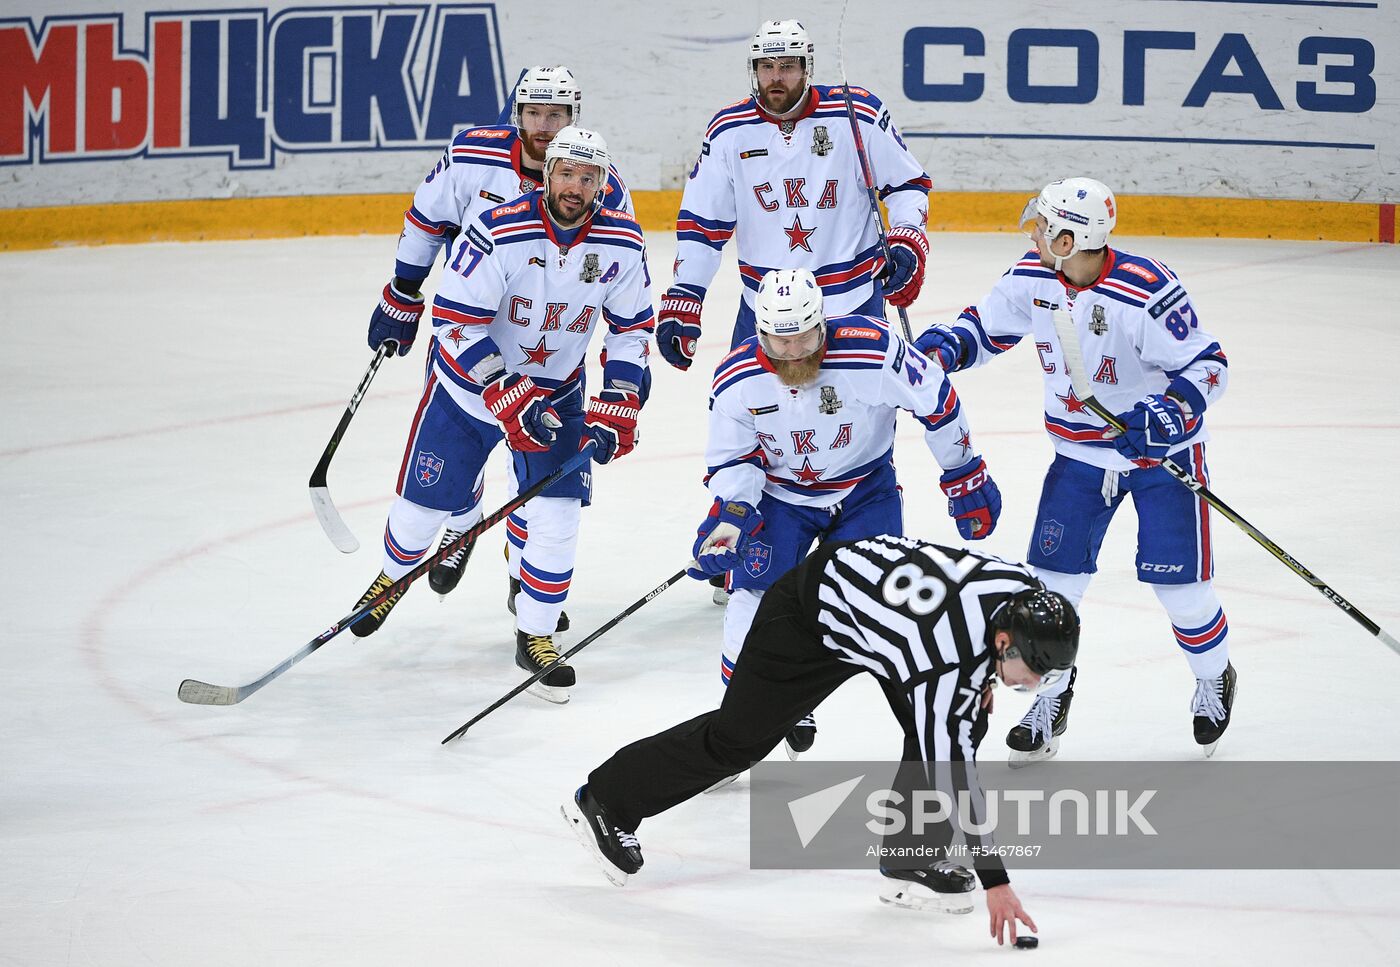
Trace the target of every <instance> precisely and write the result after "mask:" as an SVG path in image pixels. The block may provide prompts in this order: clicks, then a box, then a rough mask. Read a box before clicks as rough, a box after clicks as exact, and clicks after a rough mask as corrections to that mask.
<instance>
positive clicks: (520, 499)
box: [179, 440, 597, 705]
mask: <svg viewBox="0 0 1400 967" xmlns="http://www.w3.org/2000/svg"><path fill="white" fill-rule="evenodd" d="M596 447H597V444H595V443H593V442H592V441H591V440H590V441H589V442H587V443H586V444H584V447H583V449H582V450H580V451H579V452H578V453H577V454H575V455H574V456H572V457H570V458H569V460H568V461H566V462H565V463H564V464H563V465H562V466H560V467H559V468H558V469H557V470H555V471H554V472H552V473H550V474H549V475H548V476H546V477H545V478H544V479H543V480H540V481H539V482H538V483H536V484H534V485H533V486H531V487H529V488H528V489H526V490H525V491H523V492H522V493H520V494H519V495H518V496H517V497H516V498H515V499H514V500H511V501H510V502H509V503H507V504H506V505H505V506H503V507H501V508H500V509H499V510H497V511H496V512H495V513H493V514H491V515H490V516H488V517H483V518H482V519H481V521H480V522H479V523H477V525H476V526H475V527H472V528H469V529H468V530H466V531H465V532H463V533H462V534H461V535H460V536H459V537H458V538H457V539H456V540H454V541H452V542H451V543H448V544H444V545H443V546H442V547H440V548H438V550H437V552H436V553H435V554H433V555H432V556H430V557H428V558H427V559H426V560H424V561H423V562H422V563H420V564H419V565H418V566H417V567H415V568H414V569H413V570H412V571H409V572H408V573H407V574H405V575H404V576H403V577H401V578H399V579H398V580H397V581H395V582H394V583H393V584H391V585H389V586H388V587H387V588H385V589H384V590H383V591H381V592H379V593H378V594H377V595H375V596H374V597H373V598H371V599H369V600H368V601H366V602H365V603H364V604H363V605H362V606H361V607H359V608H357V609H355V610H354V611H352V612H350V613H349V614H347V615H346V616H345V617H343V618H341V619H340V620H339V621H337V622H336V623H335V624H333V625H331V626H330V627H329V628H327V629H326V630H325V631H323V632H321V633H320V634H319V635H317V636H316V637H315V638H312V639H311V640H310V641H309V642H307V643H306V644H305V645H303V646H302V647H301V649H300V650H299V651H297V652H296V653H295V654H293V655H291V656H289V657H288V658H286V659H285V660H284V661H283V662H282V663H281V664H280V665H278V666H277V667H276V668H273V669H272V670H271V671H269V672H268V673H267V674H266V675H263V677H261V678H259V679H257V680H256V681H253V682H249V683H248V684H247V685H240V686H237V687H236V688H234V687H230V686H221V685H209V684H207V683H205V682H199V681H195V680H193V679H186V680H185V681H184V682H182V683H181V684H180V691H179V696H180V700H181V701H185V702H190V703H191V704H194V705H235V704H237V703H238V702H241V701H243V700H244V699H245V698H247V697H248V696H249V695H252V694H253V693H254V692H256V691H257V690H258V689H260V688H262V687H263V686H264V685H266V684H267V683H268V682H270V681H272V680H273V679H275V678H277V677H279V676H280V675H281V674H282V673H283V672H285V671H287V669H289V668H291V667H292V666H293V665H295V664H297V663H298V662H300V661H301V660H302V659H303V658H306V657H307V656H308V655H310V654H312V653H313V652H315V651H316V650H317V649H319V648H320V647H321V646H323V645H324V644H326V642H328V641H330V640H331V639H332V638H334V637H335V636H336V635H338V634H340V633H341V632H342V631H344V630H345V629H346V628H349V627H350V626H351V625H353V624H355V622H357V621H359V620H360V619H361V618H363V617H364V616H365V615H367V614H369V613H370V612H371V611H373V610H374V609H375V608H377V607H379V606H380V605H381V604H383V603H384V602H385V601H387V600H388V599H389V598H390V597H391V596H393V595H395V594H398V593H399V592H400V591H402V590H404V589H405V588H407V587H408V586H409V585H410V584H412V583H413V582H414V581H416V580H418V579H419V578H420V577H422V576H423V575H424V574H427V573H428V570H429V569H430V568H432V567H433V566H434V565H435V564H437V563H439V562H440V561H443V560H445V559H446V558H448V557H450V556H451V555H453V554H455V553H457V551H459V550H461V549H462V547H463V546H465V545H466V544H467V543H468V542H470V541H474V540H476V539H477V538H478V537H480V536H481V535H482V534H484V533H486V531H487V530H489V529H490V528H492V527H494V526H495V525H497V524H499V523H500V522H501V521H503V520H505V519H506V518H507V517H509V516H510V515H511V514H513V513H514V512H515V511H517V510H519V509H520V508H521V507H523V506H524V505H525V504H526V503H528V502H529V501H530V500H532V499H534V498H535V497H537V496H538V495H539V494H540V493H541V492H542V491H544V490H546V489H547V488H549V487H550V486H551V485H553V484H555V483H557V482H558V481H560V480H562V479H563V478H564V477H566V476H567V475H568V474H570V473H573V472H575V471H577V470H578V469H579V468H580V467H582V466H583V465H584V464H585V463H587V462H588V461H589V460H590V459H592V457H593V451H594V449H595V448H596Z"/></svg>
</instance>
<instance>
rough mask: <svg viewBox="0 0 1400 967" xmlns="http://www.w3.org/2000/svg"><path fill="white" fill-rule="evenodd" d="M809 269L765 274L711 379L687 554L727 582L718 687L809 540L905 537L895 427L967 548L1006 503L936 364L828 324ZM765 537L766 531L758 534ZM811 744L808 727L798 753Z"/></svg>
mask: <svg viewBox="0 0 1400 967" xmlns="http://www.w3.org/2000/svg"><path fill="white" fill-rule="evenodd" d="M823 304H824V298H823V295H822V290H821V288H820V287H819V286H818V285H817V283H816V279H815V278H814V277H813V275H812V273H811V272H809V271H808V270H807V269H781V270H774V271H771V272H769V273H768V274H766V275H765V276H764V277H763V280H762V282H760V283H759V286H758V292H757V293H756V294H755V296H754V311H755V315H756V319H757V325H758V333H757V335H756V336H751V337H749V338H748V339H746V340H744V341H743V342H742V343H740V344H739V347H738V348H737V349H735V350H734V351H733V352H731V353H730V354H729V355H728V356H726V357H725V358H724V359H723V360H722V361H721V362H720V364H719V367H718V368H717V369H716V370H715V378H714V385H713V388H712V390H711V395H710V436H709V443H708V445H707V447H706V454H705V456H706V463H707V464H708V465H709V470H708V473H707V475H706V482H707V484H708V486H709V490H710V493H711V494H712V495H713V497H714V504H713V505H712V506H711V508H710V513H709V516H708V517H706V518H705V520H704V522H703V523H702V524H701V525H700V530H699V535H698V537H697V538H696V541H695V547H694V550H693V551H692V554H693V555H694V557H695V560H696V564H697V569H696V570H695V571H692V572H691V573H692V575H693V576H695V577H700V578H706V577H712V576H715V575H724V574H728V575H729V577H728V584H727V588H726V590H728V591H729V593H730V598H729V606H728V608H727V609H726V611H725V615H724V654H723V657H722V658H721V669H720V672H721V675H722V677H723V679H724V681H725V682H726V683H728V682H729V680H730V676H731V674H732V673H733V669H734V663H735V660H736V659H737V658H738V655H739V650H740V648H742V647H743V643H744V639H745V636H746V635H747V634H748V632H749V627H750V625H751V624H752V622H753V616H754V613H755V612H756V611H757V610H758V606H759V601H760V599H761V598H762V597H763V594H764V592H765V591H766V590H767V589H768V588H769V587H770V586H771V585H772V584H773V582H774V581H775V580H776V579H777V578H778V576H779V575H781V574H784V573H786V572H787V571H789V570H790V569H792V568H793V567H795V566H796V565H797V564H798V563H799V562H800V561H801V560H802V559H803V558H804V557H806V556H807V552H808V550H810V549H811V547H812V543H813V541H848V540H855V539H856V538H860V537H870V536H873V535H875V534H901V533H903V531H904V519H903V507H902V504H901V500H900V493H899V488H898V482H897V481H896V479H895V469H894V432H895V418H896V416H897V415H898V412H899V411H900V410H901V409H903V410H907V411H909V412H910V413H912V414H914V416H915V418H916V419H918V421H919V422H920V423H921V424H923V426H924V439H925V442H926V443H927V444H928V448H929V450H930V451H932V453H933V457H934V459H935V460H937V461H938V464H939V466H941V467H944V468H945V470H946V472H945V473H944V474H943V476H942V478H941V480H940V481H939V485H940V486H941V487H942V489H943V492H944V493H945V494H946V495H947V497H948V512H949V513H950V514H951V515H952V516H953V517H954V518H955V519H956V521H957V527H958V531H959V533H960V534H961V535H962V536H963V538H964V539H968V540H981V539H982V538H984V537H987V536H989V535H990V534H991V533H992V529H993V528H994V527H996V522H997V516H998V514H999V513H1000V511H1001V495H1000V493H999V492H998V490H997V486H996V484H995V483H994V482H993V481H992V478H991V476H990V475H989V474H988V473H987V466H986V464H985V463H984V462H983V460H982V457H981V456H980V455H979V454H978V452H977V450H976V449H975V448H974V447H973V444H972V437H971V433H970V431H969V430H968V426H967V420H966V419H965V418H964V416H963V412H962V406H961V404H960V403H959V402H958V395H957V393H955V392H954V391H953V387H952V386H951V385H950V384H949V383H948V382H947V381H946V380H945V379H944V378H943V373H942V372H941V370H940V369H939V367H938V366H936V365H933V364H931V363H930V362H929V360H928V359H926V358H925V357H924V356H923V355H922V354H921V353H919V352H918V351H916V350H911V349H910V348H909V345H908V344H907V343H905V341H904V340H903V339H901V338H900V337H899V336H898V335H896V334H894V333H892V332H890V330H889V328H888V327H887V326H886V325H885V323H884V322H883V321H881V320H879V319H876V318H874V317H872V316H861V315H846V316H837V317H834V318H831V319H827V318H826V317H825V314H824V312H823ZM760 528H762V530H761V532H760ZM815 736H816V723H815V721H814V720H813V719H812V717H811V716H808V717H807V718H804V719H803V720H802V721H801V722H800V723H798V725H797V726H796V727H795V728H794V730H793V734H792V735H790V736H789V737H788V745H787V751H788V754H789V756H791V757H792V758H796V757H797V755H798V754H799V753H802V752H805V751H807V749H809V748H810V747H811V745H812V741H813V739H814V738H815Z"/></svg>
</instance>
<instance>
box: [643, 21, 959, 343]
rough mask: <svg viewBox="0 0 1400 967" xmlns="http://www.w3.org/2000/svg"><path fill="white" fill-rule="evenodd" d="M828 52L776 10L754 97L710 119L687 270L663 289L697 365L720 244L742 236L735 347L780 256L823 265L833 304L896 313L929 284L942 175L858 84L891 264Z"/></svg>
mask: <svg viewBox="0 0 1400 967" xmlns="http://www.w3.org/2000/svg"><path fill="white" fill-rule="evenodd" d="M813 54H814V49H813V45H812V42H811V40H810V39H809V38H808V36H807V31H806V29H805V28H804V27H803V26H802V24H800V23H798V22H797V21H796V20H772V21H769V22H767V23H765V24H763V25H762V26H761V27H759V29H758V32H757V33H756V34H755V35H754V37H753V39H752V41H750V44H749V57H748V62H749V86H750V89H751V91H752V94H751V96H750V97H747V98H745V99H744V100H742V101H738V102H736V103H734V104H731V105H730V106H728V107H726V108H724V109H723V110H721V111H720V112H719V113H718V114H716V115H715V116H714V119H713V120H712V121H711V122H710V126H709V128H708V129H707V130H706V132H705V138H704V140H703V141H702V142H701V145H700V155H699V157H698V158H697V159H696V162H695V167H694V168H693V169H692V170H691V172H690V180H689V181H688V182H686V186H685V192H684V194H683V196H682V198H681V210H680V215H679V217H678V219H677V221H676V261H675V269H674V274H675V280H674V281H673V283H672V285H671V288H669V289H667V290H666V294H665V296H664V297H663V298H662V300H661V311H660V313H659V316H658V323H657V325H658V328H657V349H658V350H659V351H660V353H661V355H662V356H663V357H664V358H665V360H666V361H667V362H668V363H670V364H671V365H672V366H676V367H678V368H680V369H683V370H684V369H688V368H689V367H690V364H691V361H692V360H693V359H694V356H695V346H696V342H697V340H698V339H699V338H700V310H701V305H702V303H703V302H704V299H705V293H706V291H707V290H708V289H709V286H710V281H711V280H712V279H713V278H714V274H715V271H716V270H717V269H718V268H719V262H720V252H721V250H722V249H723V248H724V244H725V243H726V242H727V241H728V240H729V237H730V236H731V235H736V234H737V237H738V243H737V244H738V246H739V251H738V255H739V273H740V276H741V279H742V281H743V284H744V292H743V299H742V300H741V301H740V303H739V314H738V318H737V319H736V320H735V323H734V333H733V337H732V339H731V342H730V346H731V347H734V346H738V345H739V344H740V343H741V342H743V341H744V340H745V339H747V338H748V337H749V336H752V335H753V333H754V311H753V305H754V295H755V292H756V291H757V289H758V283H759V280H760V279H762V278H763V276H764V274H765V273H766V272H768V271H769V270H771V269H773V268H778V267H789V268H791V267H800V268H805V269H809V270H810V271H811V272H812V273H813V274H814V275H815V276H816V277H817V281H818V283H820V285H821V287H822V290H823V293H824V295H825V297H826V302H827V307H828V311H829V312H830V313H831V314H832V315H846V314H848V313H858V314H863V315H872V316H879V317H881V318H883V317H884V314H885V313H884V305H883V302H884V301H889V302H890V303H892V304H894V305H896V306H907V305H909V304H910V303H912V302H913V301H914V299H915V298H916V297H917V296H918V294H919V288H920V287H921V286H922V285H923V280H924V263H925V261H926V259H927V257H928V239H927V238H926V237H925V235H924V225H925V222H926V221H927V217H928V192H929V188H930V187H931V183H930V181H929V177H928V175H927V174H925V172H924V170H923V167H922V166H921V165H920V164H919V163H918V162H917V161H915V160H914V158H913V157H912V156H911V155H910V154H909V151H908V149H907V148H906V147H905V145H904V141H903V140H902V139H901V138H900V136H899V132H898V131H897V130H896V129H895V126H894V123H893V122H892V121H891V120H890V115H889V111H887V110H886V109H885V107H884V105H883V104H882V103H881V102H880V99H879V98H878V97H876V96H875V95H874V94H872V93H870V92H869V91H866V90H862V89H860V88H856V87H851V88H850V94H851V100H852V103H853V105H854V108H855V114H856V118H857V120H858V122H859V123H860V125H861V138H862V140H863V141H864V143H865V148H866V151H867V153H868V155H869V158H870V164H871V167H872V168H873V170H874V177H875V183H876V187H877V188H878V189H879V191H880V197H881V198H882V199H883V200H884V203H885V207H886V208H887V209H888V210H889V217H890V223H891V226H892V228H891V231H890V233H889V243H890V250H891V252H892V259H893V261H892V264H890V265H886V264H885V262H884V259H883V257H882V256H881V253H880V245H879V240H878V235H877V231H876V227H875V224H874V222H873V220H872V218H871V213H870V207H869V204H868V203H867V201H866V193H865V191H866V190H865V181H864V177H863V175H862V173H861V163H860V160H859V158H858V157H857V153H856V146H855V139H854V137H853V136H852V134H851V126H850V121H849V119H848V114H847V110H846V104H845V100H844V99H843V97H842V92H841V88H840V87H829V86H824V85H820V84H815V83H813V78H814V74H815V68H814V62H813V61H814V57H813Z"/></svg>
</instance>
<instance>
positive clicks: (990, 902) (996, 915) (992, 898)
mask: <svg viewBox="0 0 1400 967" xmlns="http://www.w3.org/2000/svg"><path fill="white" fill-rule="evenodd" d="M987 914H988V915H989V916H990V917H991V921H992V936H993V937H996V938H997V944H999V945H1000V944H1005V943H1006V940H1007V938H1008V936H1009V938H1010V940H1011V942H1012V943H1013V944H1014V943H1015V942H1016V921H1017V920H1020V921H1021V922H1022V923H1024V924H1025V925H1026V926H1028V927H1030V928H1031V930H1033V931H1036V932H1037V933H1038V932H1039V931H1040V928H1039V927H1037V926H1036V925H1035V921H1034V920H1032V919H1031V915H1030V914H1029V913H1027V912H1026V911H1025V908H1024V907H1022V906H1021V899H1020V897H1018V896H1016V891H1015V890H1013V889H1011V885H1010V884H1009V883H1003V884H1002V885H1001V886H994V887H992V888H991V889H990V890H988V891H987Z"/></svg>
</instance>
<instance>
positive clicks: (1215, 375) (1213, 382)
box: [1201, 369, 1220, 393]
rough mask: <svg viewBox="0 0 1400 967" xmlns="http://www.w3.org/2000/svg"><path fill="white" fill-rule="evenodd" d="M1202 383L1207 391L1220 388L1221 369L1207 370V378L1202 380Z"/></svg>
mask: <svg viewBox="0 0 1400 967" xmlns="http://www.w3.org/2000/svg"><path fill="white" fill-rule="evenodd" d="M1201 385H1202V386H1204V387H1205V388H1206V392H1207V393H1209V392H1210V391H1211V390H1213V389H1218V388H1219V386H1220V370H1218V369H1208V370H1206V378H1205V379H1203V380H1201Z"/></svg>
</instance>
